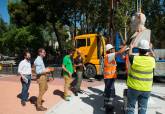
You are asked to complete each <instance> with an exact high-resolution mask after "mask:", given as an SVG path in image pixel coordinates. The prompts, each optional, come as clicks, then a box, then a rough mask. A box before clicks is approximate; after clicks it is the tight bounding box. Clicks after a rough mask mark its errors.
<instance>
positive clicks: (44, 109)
mask: <svg viewBox="0 0 165 114" xmlns="http://www.w3.org/2000/svg"><path fill="white" fill-rule="evenodd" d="M36 109H37V111H46V110H47V108H45V107H43V106H37V107H36Z"/></svg>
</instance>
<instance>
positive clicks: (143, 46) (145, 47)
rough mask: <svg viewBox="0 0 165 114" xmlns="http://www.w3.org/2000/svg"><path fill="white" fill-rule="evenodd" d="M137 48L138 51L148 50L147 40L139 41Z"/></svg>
mask: <svg viewBox="0 0 165 114" xmlns="http://www.w3.org/2000/svg"><path fill="white" fill-rule="evenodd" d="M138 48H140V49H150V44H149V42H148V41H147V40H141V41H140V42H139V43H138Z"/></svg>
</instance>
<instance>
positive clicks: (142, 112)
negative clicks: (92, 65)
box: [127, 88, 151, 114]
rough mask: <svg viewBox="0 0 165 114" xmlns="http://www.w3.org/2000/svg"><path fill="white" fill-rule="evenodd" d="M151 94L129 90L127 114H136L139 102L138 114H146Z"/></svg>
mask: <svg viewBox="0 0 165 114" xmlns="http://www.w3.org/2000/svg"><path fill="white" fill-rule="evenodd" d="M150 93H151V92H142V91H137V90H134V89H131V88H129V89H128V92H127V98H128V104H127V114H134V110H135V105H136V101H138V114H146V110H147V104H148V99H149V97H150Z"/></svg>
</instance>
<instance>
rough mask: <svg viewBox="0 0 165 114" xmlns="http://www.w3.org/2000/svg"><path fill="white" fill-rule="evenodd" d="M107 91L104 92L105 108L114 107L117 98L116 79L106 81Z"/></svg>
mask: <svg viewBox="0 0 165 114" xmlns="http://www.w3.org/2000/svg"><path fill="white" fill-rule="evenodd" d="M104 83H105V90H104V106H105V107H107V106H108V107H109V106H112V105H113V100H114V97H115V85H114V83H115V79H114V78H112V79H104Z"/></svg>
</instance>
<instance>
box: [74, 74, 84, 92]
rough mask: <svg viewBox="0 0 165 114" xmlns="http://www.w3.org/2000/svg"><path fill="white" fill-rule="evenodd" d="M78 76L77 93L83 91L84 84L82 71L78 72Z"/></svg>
mask: <svg viewBox="0 0 165 114" xmlns="http://www.w3.org/2000/svg"><path fill="white" fill-rule="evenodd" d="M76 74H77V76H76V85H75V90H76V92H77V91H80V90H81V83H82V79H83V77H82V74H83V72H82V71H77V72H76Z"/></svg>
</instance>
